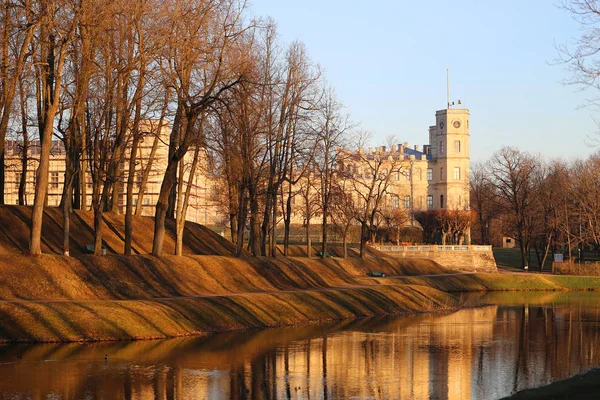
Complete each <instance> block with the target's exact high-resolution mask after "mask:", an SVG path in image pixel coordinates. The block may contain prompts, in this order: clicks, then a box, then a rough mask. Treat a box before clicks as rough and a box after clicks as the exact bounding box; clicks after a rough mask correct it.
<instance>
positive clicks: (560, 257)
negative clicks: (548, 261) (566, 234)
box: [554, 253, 563, 262]
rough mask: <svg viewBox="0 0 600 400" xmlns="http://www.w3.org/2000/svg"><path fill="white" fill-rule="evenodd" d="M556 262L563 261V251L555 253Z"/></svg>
mask: <svg viewBox="0 0 600 400" xmlns="http://www.w3.org/2000/svg"><path fill="white" fill-rule="evenodd" d="M554 262H563V255H562V253H560V254H555V255H554Z"/></svg>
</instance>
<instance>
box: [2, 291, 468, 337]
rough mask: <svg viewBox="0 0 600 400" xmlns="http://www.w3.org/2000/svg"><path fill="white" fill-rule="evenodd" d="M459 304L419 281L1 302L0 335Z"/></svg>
mask: <svg viewBox="0 0 600 400" xmlns="http://www.w3.org/2000/svg"><path fill="white" fill-rule="evenodd" d="M424 305H426V306H427V307H430V308H431V309H449V308H450V307H455V306H456V300H455V298H454V297H453V296H451V295H449V294H446V293H443V292H440V291H437V290H435V289H432V288H427V287H419V286H414V287H412V286H406V287H394V286H379V287H373V288H357V289H347V290H331V291H313V292H291V293H283V292H280V293H270V294H244V295H238V296H229V297H228V296H222V297H211V298H193V299H185V298H183V299H182V298H179V299H170V300H155V301H150V300H146V301H97V302H2V303H0V341H15V340H16V341H38V342H54V341H84V340H85V341H94V340H133V339H156V338H167V337H175V336H187V335H203V334H208V333H213V332H224V331H232V330H242V329H249V328H265V327H274V326H283V325H296V324H303V323H309V322H315V321H325V320H336V319H348V318H357V317H364V316H372V315H383V314H400V313H408V312H420V311H423V310H424Z"/></svg>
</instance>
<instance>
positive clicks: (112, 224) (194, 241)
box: [0, 205, 234, 255]
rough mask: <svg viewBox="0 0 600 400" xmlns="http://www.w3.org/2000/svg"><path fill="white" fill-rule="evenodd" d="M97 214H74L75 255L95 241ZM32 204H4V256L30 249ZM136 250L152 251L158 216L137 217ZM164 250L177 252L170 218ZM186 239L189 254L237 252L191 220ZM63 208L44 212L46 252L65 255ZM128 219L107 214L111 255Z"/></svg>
mask: <svg viewBox="0 0 600 400" xmlns="http://www.w3.org/2000/svg"><path fill="white" fill-rule="evenodd" d="M93 218H94V214H93V213H92V212H90V211H76V212H75V213H73V214H72V216H71V224H70V228H71V236H70V241H71V246H70V253H71V255H82V254H84V253H85V245H86V244H90V243H94V230H93V226H94V223H93V222H94V220H93ZM30 219H31V207H25V206H6V205H2V206H0V255H2V254H5V255H9V254H19V253H24V252H26V251H27V248H28V241H29V227H28V226H29V223H30ZM133 227H134V229H133V252H134V253H135V254H148V253H150V251H151V250H152V236H153V232H154V219H153V218H150V217H134V218H133ZM166 228H167V234H166V237H165V245H164V253H165V254H173V253H174V252H175V221H173V220H167V223H166ZM185 229H186V230H185V234H184V236H185V239H184V253H185V254H205V255H233V253H234V246H233V244H232V243H231V242H229V241H228V240H226V239H224V238H222V237H221V236H219V235H217V234H216V233H214V232H213V231H211V230H210V229H208V228H206V227H204V226H202V225H199V224H194V223H191V222H188V223H186V228H185ZM62 231H63V222H62V210H61V209H59V208H57V207H47V208H46V209H45V211H44V222H43V230H42V251H43V252H44V253H50V254H62V253H63V249H62V240H63V239H62V235H63V233H62ZM124 231H125V222H124V217H123V216H122V215H116V214H113V213H105V214H104V229H103V230H102V233H103V238H104V243H105V244H104V246H105V248H106V249H107V253H108V254H122V253H123V249H124Z"/></svg>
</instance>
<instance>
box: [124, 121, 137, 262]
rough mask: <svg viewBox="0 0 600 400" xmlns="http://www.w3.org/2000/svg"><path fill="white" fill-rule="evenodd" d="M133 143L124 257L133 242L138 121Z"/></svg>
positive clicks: (134, 129) (128, 253)
mask: <svg viewBox="0 0 600 400" xmlns="http://www.w3.org/2000/svg"><path fill="white" fill-rule="evenodd" d="M132 135H133V143H132V144H131V153H130V154H129V175H128V176H127V200H126V205H125V255H128V256H129V255H131V251H132V249H131V242H132V241H133V184H134V180H135V162H136V159H137V150H138V145H139V142H140V133H139V132H138V121H136V123H135V126H134V128H133V132H132Z"/></svg>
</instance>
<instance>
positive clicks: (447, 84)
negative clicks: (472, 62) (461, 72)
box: [446, 68, 450, 109]
mask: <svg viewBox="0 0 600 400" xmlns="http://www.w3.org/2000/svg"><path fill="white" fill-rule="evenodd" d="M446 95H447V97H448V109H449V108H450V68H446Z"/></svg>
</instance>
